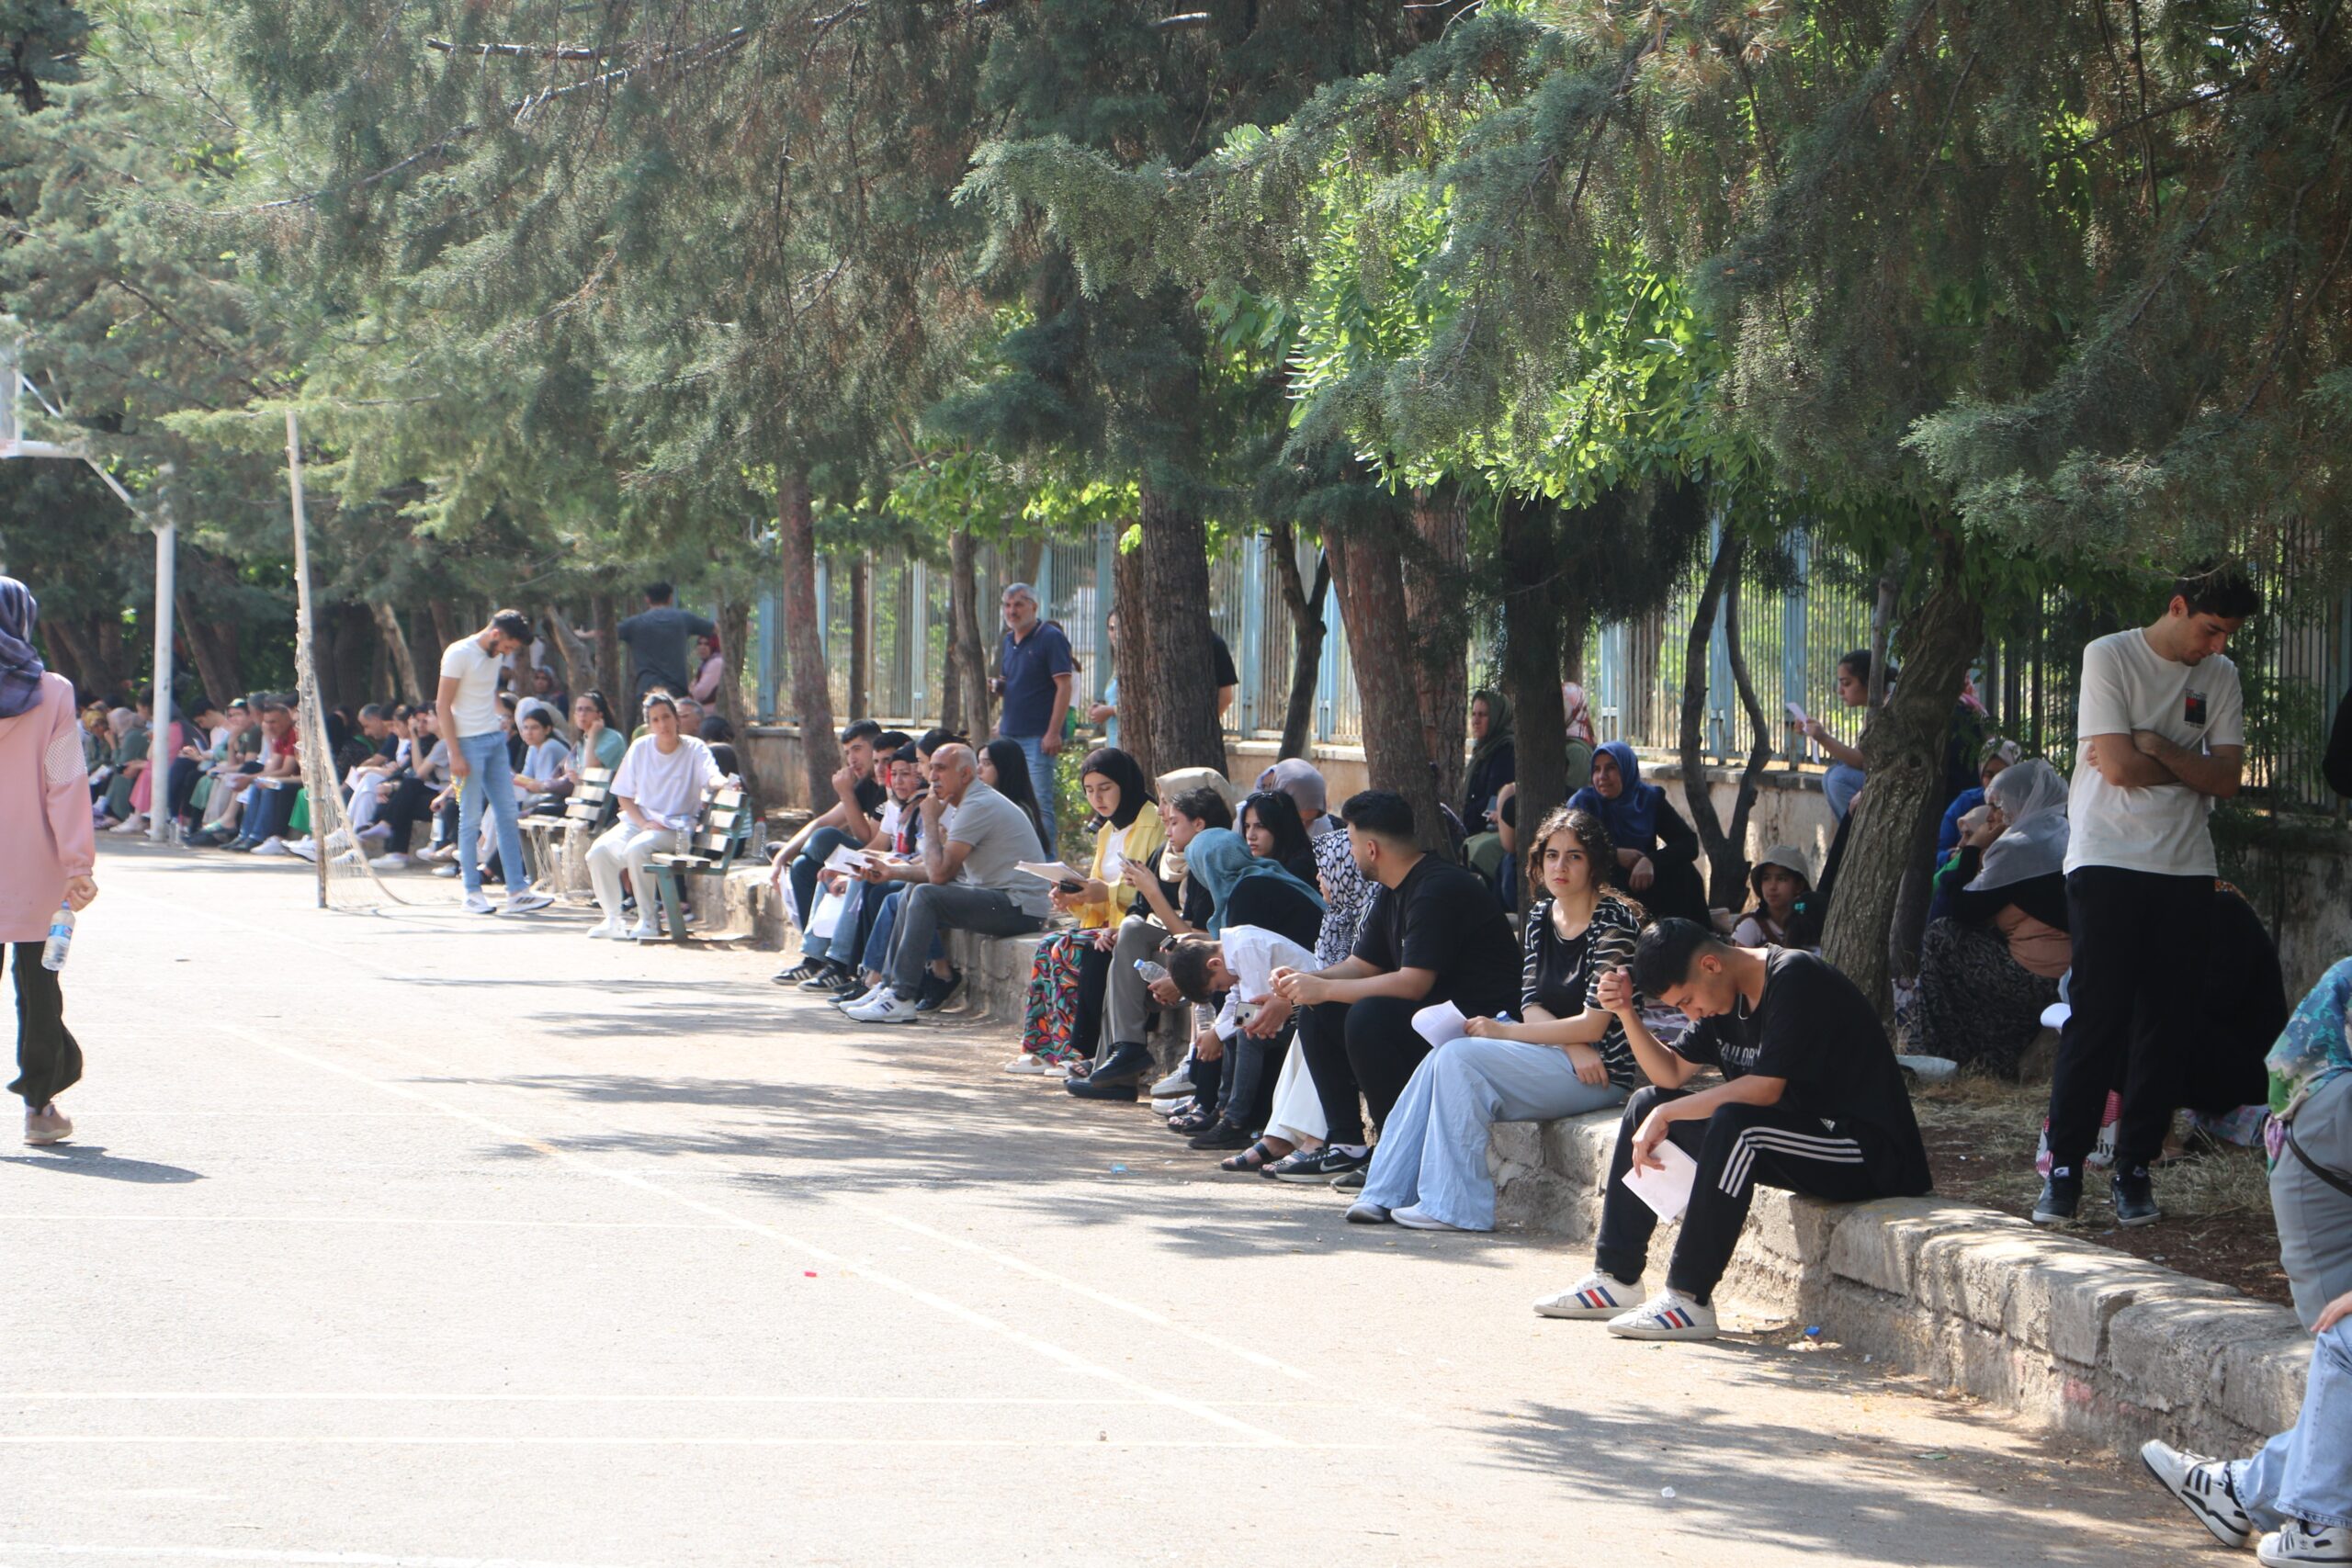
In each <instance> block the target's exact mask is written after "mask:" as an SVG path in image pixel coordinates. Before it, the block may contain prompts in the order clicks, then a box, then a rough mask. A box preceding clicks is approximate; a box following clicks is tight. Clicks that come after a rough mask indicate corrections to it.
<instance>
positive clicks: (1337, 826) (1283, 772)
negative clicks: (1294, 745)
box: [1258, 757, 1346, 839]
mask: <svg viewBox="0 0 2352 1568" xmlns="http://www.w3.org/2000/svg"><path fill="white" fill-rule="evenodd" d="M1258 787H1259V788H1260V789H1261V790H1262V789H1278V790H1280V791H1282V792H1283V794H1284V795H1288V796H1290V798H1291V804H1292V805H1294V806H1295V807H1298V819H1299V821H1301V822H1302V823H1304V824H1306V836H1307V837H1308V838H1310V839H1319V838H1321V837H1322V836H1323V835H1324V834H1326V833H1330V832H1341V833H1344V832H1345V830H1346V824H1344V823H1342V822H1341V821H1340V819H1339V818H1337V817H1334V816H1332V815H1331V811H1330V799H1331V789H1330V785H1329V784H1326V783H1325V782H1324V779H1323V774H1322V773H1321V771H1320V770H1319V769H1317V767H1316V766H1315V764H1314V763H1312V762H1310V761H1307V760H1306V758H1304V757H1284V758H1283V760H1282V761H1279V762H1276V763H1275V764H1274V765H1273V766H1272V767H1271V768H1268V769H1267V770H1266V771H1265V772H1264V773H1260V774H1259V775H1258Z"/></svg>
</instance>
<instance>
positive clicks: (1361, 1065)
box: [1274, 789, 1520, 1187]
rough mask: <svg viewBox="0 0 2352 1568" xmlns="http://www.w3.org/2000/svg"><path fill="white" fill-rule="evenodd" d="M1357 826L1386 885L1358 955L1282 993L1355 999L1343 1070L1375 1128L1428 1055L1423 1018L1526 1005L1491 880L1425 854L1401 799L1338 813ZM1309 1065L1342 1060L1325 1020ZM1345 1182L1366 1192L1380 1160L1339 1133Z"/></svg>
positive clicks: (1383, 794)
mask: <svg viewBox="0 0 2352 1568" xmlns="http://www.w3.org/2000/svg"><path fill="white" fill-rule="evenodd" d="M1340 819H1341V820H1343V821H1344V822H1346V823H1347V825H1348V852H1349V853H1350V854H1351V855H1352V856H1353V857H1354V859H1355V863H1356V869H1357V870H1358V871H1360V872H1362V873H1363V876H1364V880H1365V881H1367V882H1374V883H1377V884H1379V891H1377V892H1375V893H1374V895H1373V896H1372V905H1371V908H1368V909H1366V910H1365V911H1364V917H1363V926H1362V927H1361V928H1360V929H1359V931H1358V932H1357V935H1356V945H1355V951H1354V952H1353V953H1350V954H1349V955H1348V956H1347V957H1346V958H1343V959H1341V960H1340V962H1339V963H1337V964H1332V965H1331V966H1330V967H1329V968H1328V969H1321V970H1317V971H1315V972H1313V973H1311V974H1307V973H1301V972H1299V971H1297V970H1293V969H1285V970H1282V971H1280V972H1279V973H1277V974H1276V976H1274V988H1275V989H1276V990H1277V991H1278V992H1280V993H1281V994H1282V995H1283V996H1284V997H1286V998H1289V999H1290V1001H1291V1002H1292V1004H1293V1005H1294V1006H1296V1007H1299V1008H1312V1007H1317V1006H1319V1005H1320V1004H1323V1003H1327V1002H1342V1003H1345V1004H1346V1005H1347V1022H1346V1028H1345V1047H1344V1049H1345V1059H1344V1067H1345V1070H1346V1071H1348V1072H1351V1073H1352V1074H1353V1075H1354V1077H1355V1081H1356V1082H1357V1083H1359V1084H1361V1085H1362V1086H1363V1098H1364V1103H1365V1104H1366V1105H1367V1106H1369V1107H1370V1108H1371V1111H1372V1120H1373V1124H1374V1126H1377V1125H1378V1124H1379V1123H1381V1122H1385V1121H1386V1120H1387V1118H1388V1112H1389V1111H1390V1110H1391V1109H1393V1108H1394V1107H1395V1105H1396V1104H1397V1096H1399V1095H1401V1094H1403V1093H1404V1092H1405V1085H1406V1084H1407V1082H1408V1081H1409V1080H1410V1079H1411V1077H1412V1076H1413V1069H1414V1068H1415V1067H1417V1066H1420V1063H1421V1058H1422V1057H1424V1056H1426V1055H1429V1054H1430V1046H1429V1042H1428V1041H1426V1040H1424V1039H1422V1038H1421V1037H1420V1035H1419V1033H1418V1032H1416V1031H1415V1030H1414V1028H1413V1014H1414V1013H1416V1012H1418V1011H1419V1010H1421V1009H1422V1008H1425V1007H1430V1006H1432V1005H1434V1004H1435V1003H1438V1002H1446V1001H1450V1002H1452V1003H1453V1004H1454V1005H1455V1006H1456V1007H1458V1008H1460V1009H1461V1010H1463V1012H1464V1013H1465V1014H1468V1015H1471V1016H1485V1017H1489V1018H1491V1017H1493V1016H1494V1015H1495V1014H1497V1013H1503V1012H1510V1011H1511V1010H1514V1009H1516V1008H1517V1007H1518V1006H1519V978H1520V951H1519V939H1518V938H1517V937H1515V936H1513V935H1512V934H1511V930H1510V921H1509V920H1507V919H1504V918H1503V910H1502V906H1501V905H1500V904H1498V903H1497V902H1495V895H1494V891H1493V889H1492V888H1490V887H1488V886H1487V880H1486V878H1484V877H1482V876H1480V875H1479V874H1477V873H1476V872H1475V871H1472V870H1470V869H1469V868H1468V867H1466V866H1459V865H1449V864H1447V863H1445V862H1443V861H1441V860H1437V859H1434V858H1433V857H1431V856H1429V855H1426V854H1423V853H1422V852H1421V849H1420V845H1419V842H1418V841H1417V840H1415V839H1414V837H1413V808H1412V807H1411V805H1410V804H1408V802H1407V801H1406V799H1405V797H1404V796H1403V795H1395V794H1391V793H1390V792H1389V791H1387V790H1380V789H1368V790H1365V791H1364V792H1363V794H1361V795H1354V796H1352V797H1351V798H1350V800H1349V801H1348V803H1347V804H1346V805H1345V806H1343V807H1340ZM1325 1035H1326V1031H1325V1030H1324V1029H1323V1028H1322V1026H1321V1025H1320V1024H1319V1023H1317V1025H1316V1026H1315V1027H1314V1028H1313V1029H1312V1031H1311V1036H1312V1038H1311V1039H1310V1041H1309V1043H1308V1046H1307V1064H1308V1066H1309V1067H1310V1069H1311V1070H1312V1071H1313V1072H1314V1073H1315V1075H1316V1079H1317V1084H1318V1085H1320V1084H1321V1083H1322V1082H1323V1080H1324V1075H1325V1074H1326V1073H1327V1072H1329V1071H1336V1070H1338V1069H1340V1066H1341V1064H1340V1062H1338V1061H1333V1060H1331V1058H1332V1057H1334V1056H1336V1055H1338V1053H1337V1052H1334V1051H1333V1050H1332V1046H1333V1044H1334V1042H1331V1041H1329V1039H1328V1038H1326V1037H1325ZM1326 1146H1327V1147H1329V1148H1331V1149H1333V1150H1334V1151H1335V1153H1334V1155H1333V1156H1332V1157H1331V1160H1330V1162H1329V1168H1330V1171H1331V1173H1333V1174H1340V1173H1344V1174H1341V1179H1340V1181H1339V1182H1338V1183H1336V1184H1335V1185H1339V1186H1342V1187H1360V1186H1362V1185H1363V1171H1362V1168H1363V1166H1364V1165H1365V1164H1368V1163H1369V1161H1370V1156H1368V1155H1367V1156H1348V1155H1347V1154H1346V1153H1345V1152H1344V1149H1343V1148H1342V1145H1341V1129H1340V1128H1337V1127H1334V1128H1333V1129H1332V1141H1331V1142H1330V1143H1329V1145H1326Z"/></svg>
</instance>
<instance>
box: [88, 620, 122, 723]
mask: <svg viewBox="0 0 2352 1568" xmlns="http://www.w3.org/2000/svg"><path fill="white" fill-rule="evenodd" d="M90 620H91V640H92V642H93V643H94V644H95V645H96V660H95V663H96V666H97V674H98V677H99V679H101V680H103V681H104V682H106V690H105V692H104V693H103V694H102V695H104V696H105V697H106V698H107V701H108V702H112V701H113V700H114V694H115V691H116V689H117V688H118V687H122V686H128V685H129V684H130V672H131V665H130V660H127V659H125V658H124V657H123V637H122V617H121V616H119V615H93V616H91V617H90Z"/></svg>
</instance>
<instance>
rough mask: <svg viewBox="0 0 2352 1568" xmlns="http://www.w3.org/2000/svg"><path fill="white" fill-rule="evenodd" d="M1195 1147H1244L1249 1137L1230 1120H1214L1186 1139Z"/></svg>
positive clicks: (1248, 1144)
mask: <svg viewBox="0 0 2352 1568" xmlns="http://www.w3.org/2000/svg"><path fill="white" fill-rule="evenodd" d="M1186 1142H1188V1143H1189V1144H1190V1145H1192V1146H1193V1148H1196V1149H1246V1148H1248V1147H1249V1146H1250V1134H1249V1133H1248V1132H1247V1131H1245V1130H1244V1129H1242V1128H1239V1127H1237V1126H1235V1125H1234V1124H1233V1123H1232V1122H1224V1121H1220V1122H1213V1123H1211V1124H1210V1125H1209V1126H1208V1127H1206V1128H1204V1129H1203V1130H1202V1131H1201V1132H1199V1133H1196V1134H1193V1136H1192V1137H1191V1138H1189V1139H1187V1140H1186Z"/></svg>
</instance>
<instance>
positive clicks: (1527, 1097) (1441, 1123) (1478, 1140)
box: [1363, 1037, 1625, 1231]
mask: <svg viewBox="0 0 2352 1568" xmlns="http://www.w3.org/2000/svg"><path fill="white" fill-rule="evenodd" d="M1624 1100H1625V1090H1623V1089H1619V1088H1618V1087H1617V1086H1616V1085H1615V1084H1612V1083H1602V1084H1599V1085H1593V1084H1588V1083H1584V1082H1581V1081H1579V1080H1578V1079H1577V1070H1576V1068H1575V1066H1573V1065H1571V1064H1570V1062H1569V1061H1568V1054H1567V1053H1566V1051H1562V1050H1560V1049H1558V1048H1556V1047H1555V1046H1551V1045H1529V1044H1524V1043H1521V1042H1519V1041H1516V1040H1473V1039H1469V1038H1466V1037H1465V1038H1464V1039H1460V1040H1453V1041H1449V1042H1447V1043H1445V1044H1443V1045H1441V1046H1439V1047H1438V1048H1437V1049H1436V1050H1434V1051H1432V1052H1430V1054H1429V1055H1426V1056H1424V1057H1422V1058H1421V1065H1420V1066H1418V1067H1416V1068H1414V1069H1413V1077H1412V1080H1411V1081H1410V1082H1408V1084H1406V1086H1405V1092H1404V1093H1403V1094H1401V1095H1399V1096H1397V1106H1396V1109H1395V1110H1393V1111H1389V1113H1388V1115H1387V1116H1386V1118H1385V1120H1383V1121H1382V1122H1381V1124H1380V1143H1379V1145H1378V1146H1376V1147H1375V1148H1374V1150H1373V1153H1372V1168H1371V1170H1369V1171H1367V1172H1366V1173H1365V1175H1364V1183H1363V1201H1365V1202H1367V1203H1376V1204H1378V1205H1379V1206H1380V1207H1381V1208H1384V1209H1401V1208H1404V1207H1405V1206H1406V1205H1408V1204H1412V1205H1414V1206H1416V1207H1418V1208H1419V1210H1420V1211H1421V1213H1425V1214H1430V1215H1433V1216H1435V1217H1436V1218H1438V1219H1441V1220H1443V1221H1444V1222H1445V1223H1446V1224H1450V1225H1458V1226H1460V1227H1461V1228H1462V1229H1464V1230H1465V1231H1490V1230H1492V1229H1494V1228H1495V1179H1494V1178H1493V1177H1491V1176H1489V1175H1487V1134H1488V1133H1489V1131H1490V1130H1491V1129H1492V1128H1493V1126H1494V1124H1495V1123H1496V1122H1548V1121H1551V1120H1552V1119H1554V1118H1555V1117H1560V1116H1581V1115H1583V1114H1584V1113H1585V1112H1586V1111H1599V1110H1600V1109H1601V1108H1602V1107H1603V1106H1608V1105H1622V1104H1623V1103H1624Z"/></svg>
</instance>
